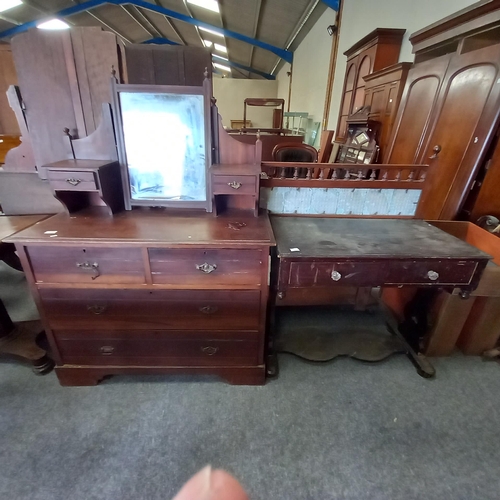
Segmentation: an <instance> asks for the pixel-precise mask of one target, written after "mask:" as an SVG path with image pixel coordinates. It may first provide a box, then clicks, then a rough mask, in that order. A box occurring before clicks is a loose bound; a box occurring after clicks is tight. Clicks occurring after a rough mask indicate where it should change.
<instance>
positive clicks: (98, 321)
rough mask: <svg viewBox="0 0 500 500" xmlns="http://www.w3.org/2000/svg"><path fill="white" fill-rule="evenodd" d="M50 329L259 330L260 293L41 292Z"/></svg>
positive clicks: (212, 291)
mask: <svg viewBox="0 0 500 500" xmlns="http://www.w3.org/2000/svg"><path fill="white" fill-rule="evenodd" d="M40 296H41V298H42V301H43V304H44V308H45V311H46V314H47V317H48V318H49V323H50V326H51V328H53V329H55V330H57V329H72V328H76V329H93V328H97V329H99V328H100V329H108V330H116V329H127V330H130V329H132V330H134V329H175V330H182V329H186V330H193V329H194V330H198V329H199V330H258V329H259V310H260V291H259V290H237V291H226V290H206V291H205V290H204V291H200V290H172V291H170V290H125V289H122V290H119V289H118V290H106V289H71V290H68V289H58V288H44V289H40Z"/></svg>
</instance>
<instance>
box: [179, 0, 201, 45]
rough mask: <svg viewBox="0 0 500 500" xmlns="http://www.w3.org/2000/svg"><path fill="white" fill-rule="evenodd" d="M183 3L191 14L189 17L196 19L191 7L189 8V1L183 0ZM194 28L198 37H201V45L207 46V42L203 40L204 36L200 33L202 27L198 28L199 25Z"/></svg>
mask: <svg viewBox="0 0 500 500" xmlns="http://www.w3.org/2000/svg"><path fill="white" fill-rule="evenodd" d="M182 3H183V4H184V8H185V9H186V12H187V13H188V14H189V17H191V18H193V19H194V16H193V13H192V12H191V9H190V8H189V5H188V3H187V1H186V0H182ZM194 28H195V30H196V33H197V34H198V38H199V39H200V42H201V46H202V47H205V42H204V41H203V36H202V35H201V33H200V29H199V28H198V26H195V27H194Z"/></svg>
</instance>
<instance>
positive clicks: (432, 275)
mask: <svg viewBox="0 0 500 500" xmlns="http://www.w3.org/2000/svg"><path fill="white" fill-rule="evenodd" d="M427 277H428V278H429V279H430V280H431V281H436V280H437V279H438V278H439V273H437V272H436V271H428V272H427Z"/></svg>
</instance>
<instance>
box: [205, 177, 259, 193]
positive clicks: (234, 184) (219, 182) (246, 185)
mask: <svg viewBox="0 0 500 500" xmlns="http://www.w3.org/2000/svg"><path fill="white" fill-rule="evenodd" d="M212 181H213V186H212V189H213V193H214V194H255V193H256V192H257V180H256V177H255V176H254V175H214V176H213V177H212Z"/></svg>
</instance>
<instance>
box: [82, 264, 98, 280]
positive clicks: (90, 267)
mask: <svg viewBox="0 0 500 500" xmlns="http://www.w3.org/2000/svg"><path fill="white" fill-rule="evenodd" d="M76 267H78V268H79V269H81V270H82V271H87V272H91V273H95V276H92V279H93V280H95V279H97V278H99V276H100V275H101V272H100V271H99V264H98V263H97V262H94V263H90V262H77V263H76Z"/></svg>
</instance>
